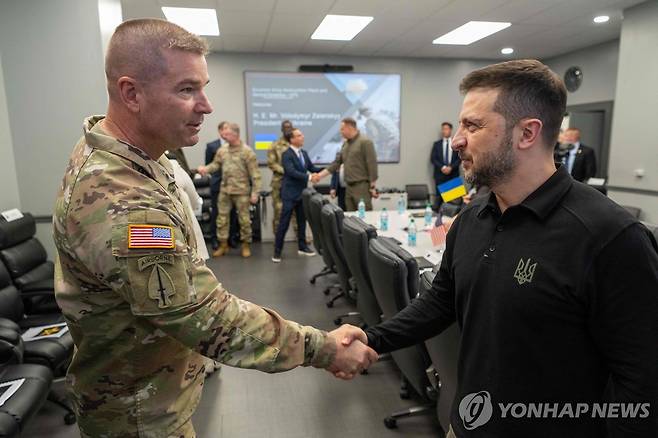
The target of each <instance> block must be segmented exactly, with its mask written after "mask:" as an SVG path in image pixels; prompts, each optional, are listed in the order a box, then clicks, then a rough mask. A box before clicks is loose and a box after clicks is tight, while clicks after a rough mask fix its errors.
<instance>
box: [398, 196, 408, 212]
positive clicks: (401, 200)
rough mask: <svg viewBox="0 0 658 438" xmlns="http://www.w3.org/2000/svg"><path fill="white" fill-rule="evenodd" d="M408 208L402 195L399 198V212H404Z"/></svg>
mask: <svg viewBox="0 0 658 438" xmlns="http://www.w3.org/2000/svg"><path fill="white" fill-rule="evenodd" d="M406 209H407V208H406V205H404V196H402V195H400V197H399V198H398V214H402V213H404V211H405V210H406Z"/></svg>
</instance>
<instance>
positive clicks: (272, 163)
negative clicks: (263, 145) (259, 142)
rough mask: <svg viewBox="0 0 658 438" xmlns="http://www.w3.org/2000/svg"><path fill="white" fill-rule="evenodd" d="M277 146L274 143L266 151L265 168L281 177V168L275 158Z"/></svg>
mask: <svg viewBox="0 0 658 438" xmlns="http://www.w3.org/2000/svg"><path fill="white" fill-rule="evenodd" d="M277 146H278V142H274V143H272V146H271V147H270V148H269V149H268V150H267V167H269V168H270V169H271V170H272V172H274V173H278V174H279V175H283V166H282V165H281V163H280V162H279V157H277Z"/></svg>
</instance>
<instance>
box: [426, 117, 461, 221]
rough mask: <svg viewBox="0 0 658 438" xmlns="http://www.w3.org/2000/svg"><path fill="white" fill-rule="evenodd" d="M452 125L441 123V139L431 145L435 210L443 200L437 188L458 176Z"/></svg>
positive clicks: (457, 156) (457, 161)
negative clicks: (453, 147)
mask: <svg viewBox="0 0 658 438" xmlns="http://www.w3.org/2000/svg"><path fill="white" fill-rule="evenodd" d="M451 137H452V124H451V123H450V122H443V123H441V138H440V139H439V140H437V141H435V142H434V144H433V145H432V155H431V157H430V159H431V160H432V165H433V166H434V190H435V193H436V205H435V207H436V209H437V210H438V208H439V207H440V206H441V204H442V203H443V200H442V199H441V194H440V193H439V189H438V186H439V184H442V183H444V182H446V181H449V180H451V179H453V178H456V177H458V176H459V164H460V163H461V160H460V159H459V155H458V154H457V153H456V152H454V151H453V150H452V147H451V146H452V138H451Z"/></svg>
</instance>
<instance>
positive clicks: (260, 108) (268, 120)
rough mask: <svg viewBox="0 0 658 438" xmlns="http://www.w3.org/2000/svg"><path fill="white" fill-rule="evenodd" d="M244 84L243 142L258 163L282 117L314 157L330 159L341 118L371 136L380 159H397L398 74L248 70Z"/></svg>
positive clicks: (264, 157)
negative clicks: (296, 130) (352, 121)
mask: <svg viewBox="0 0 658 438" xmlns="http://www.w3.org/2000/svg"><path fill="white" fill-rule="evenodd" d="M245 86H246V96H247V102H246V103H247V141H248V143H249V144H250V145H252V146H253V147H254V149H255V150H256V154H257V156H258V160H259V162H260V163H265V162H266V161H267V150H268V149H269V147H270V145H271V143H272V142H273V141H274V140H276V138H278V137H279V136H280V135H281V132H280V125H281V121H283V120H286V119H288V120H290V121H292V123H293V125H294V126H295V127H298V128H300V129H301V130H302V131H303V132H304V137H305V139H306V140H305V145H304V147H305V149H306V150H307V152H308V153H309V156H310V157H311V159H312V160H313V162H315V163H319V164H325V163H330V162H331V161H333V160H334V158H335V157H336V153H337V152H338V151H339V150H340V146H341V145H342V143H343V140H342V138H341V136H340V132H339V127H340V120H341V119H343V118H345V117H353V118H354V119H356V121H357V124H358V127H359V129H360V130H361V132H362V133H363V134H365V135H366V136H368V137H369V138H370V139H372V140H373V142H374V144H375V148H376V150H377V158H378V161H379V162H382V163H391V162H398V161H399V160H400V75H397V74H392V75H384V74H361V73H266V72H246V73H245Z"/></svg>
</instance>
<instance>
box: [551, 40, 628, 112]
mask: <svg viewBox="0 0 658 438" xmlns="http://www.w3.org/2000/svg"><path fill="white" fill-rule="evenodd" d="M618 62H619V40H614V41H609V42H607V43H603V44H599V45H596V46H592V47H587V48H585V49H581V50H577V51H575V52H571V53H567V54H564V55H560V56H557V57H555V58H550V59H546V60H544V63H545V64H546V65H548V66H549V67H550V68H551V69H552V70H553V71H554V72H555V73H557V74H558V75H560V77H561V78H564V73H565V72H566V71H567V69H568V68H569V67H572V66H578V67H580V68H581V69H582V71H583V83H582V85H581V86H580V88H579V89H578V90H577V91H576V92H574V93H569V96H568V101H567V105H580V104H584V103H592V102H603V101H607V100H614V99H615V84H616V83H617V63H618Z"/></svg>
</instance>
